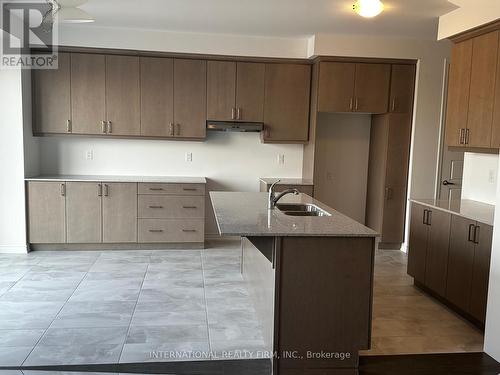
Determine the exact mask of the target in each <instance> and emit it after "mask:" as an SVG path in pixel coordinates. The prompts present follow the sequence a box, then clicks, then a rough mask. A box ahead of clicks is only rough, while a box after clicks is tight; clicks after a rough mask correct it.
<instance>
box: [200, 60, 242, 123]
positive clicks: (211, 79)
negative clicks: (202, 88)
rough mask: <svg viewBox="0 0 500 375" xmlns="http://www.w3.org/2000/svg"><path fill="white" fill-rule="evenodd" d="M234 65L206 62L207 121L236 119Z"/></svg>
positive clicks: (226, 62) (229, 62)
mask: <svg viewBox="0 0 500 375" xmlns="http://www.w3.org/2000/svg"><path fill="white" fill-rule="evenodd" d="M235 98H236V63H235V62H232V61H208V62H207V117H208V119H209V120H222V121H224V120H225V121H229V120H235V119H236V105H235Z"/></svg>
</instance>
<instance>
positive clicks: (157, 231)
mask: <svg viewBox="0 0 500 375" xmlns="http://www.w3.org/2000/svg"><path fill="white" fill-rule="evenodd" d="M149 231H150V232H151V233H162V232H163V229H150V230H149Z"/></svg>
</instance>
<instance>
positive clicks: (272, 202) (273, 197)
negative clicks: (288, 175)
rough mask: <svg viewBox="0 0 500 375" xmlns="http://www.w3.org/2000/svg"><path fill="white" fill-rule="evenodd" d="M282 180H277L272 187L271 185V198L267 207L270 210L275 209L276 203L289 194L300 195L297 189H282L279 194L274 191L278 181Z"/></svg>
mask: <svg viewBox="0 0 500 375" xmlns="http://www.w3.org/2000/svg"><path fill="white" fill-rule="evenodd" d="M280 181H281V180H278V181H275V182H274V183H273V184H272V185H271V186H270V187H269V199H268V205H267V208H268V209H270V210H273V209H274V208H275V207H276V203H278V201H279V200H280V199H281V198H283V197H284V196H285V195H287V194H294V195H299V191H298V190H297V189H287V190H285V191H282V192H281V193H279V194H277V195H276V193H275V192H274V187H275V186H276V184H277V183H279V182H280Z"/></svg>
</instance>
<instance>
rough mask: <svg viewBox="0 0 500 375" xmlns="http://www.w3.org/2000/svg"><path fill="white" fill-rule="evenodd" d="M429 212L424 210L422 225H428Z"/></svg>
mask: <svg viewBox="0 0 500 375" xmlns="http://www.w3.org/2000/svg"><path fill="white" fill-rule="evenodd" d="M428 212H429V211H428V210H424V215H423V216H422V224H424V225H427V213H428Z"/></svg>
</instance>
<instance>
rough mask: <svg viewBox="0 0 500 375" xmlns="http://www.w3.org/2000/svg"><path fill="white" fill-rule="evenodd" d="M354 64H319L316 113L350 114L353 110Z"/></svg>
mask: <svg viewBox="0 0 500 375" xmlns="http://www.w3.org/2000/svg"><path fill="white" fill-rule="evenodd" d="M355 75H356V64H354V63H339V62H321V63H320V64H319V89H318V112H351V111H352V110H353V109H354V77H355Z"/></svg>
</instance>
